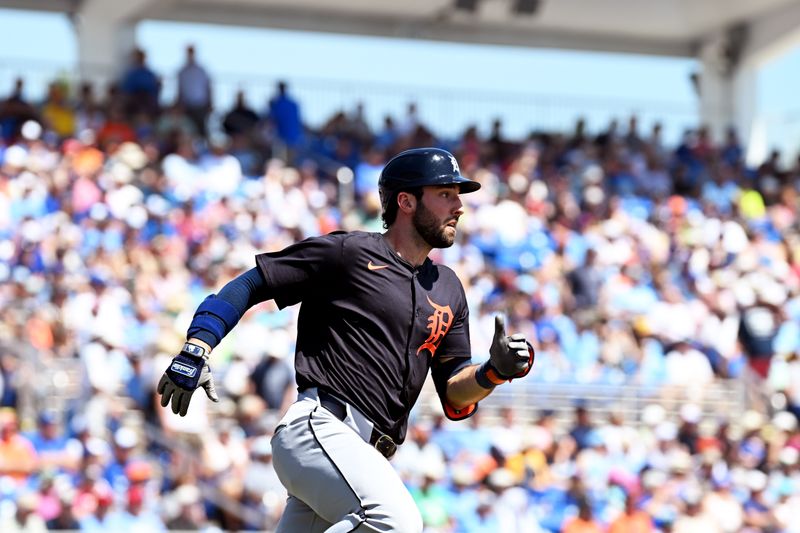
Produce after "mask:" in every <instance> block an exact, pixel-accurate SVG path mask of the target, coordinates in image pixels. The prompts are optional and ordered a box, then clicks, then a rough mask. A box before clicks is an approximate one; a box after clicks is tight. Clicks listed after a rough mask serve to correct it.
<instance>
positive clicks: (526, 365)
mask: <svg viewBox="0 0 800 533" xmlns="http://www.w3.org/2000/svg"><path fill="white" fill-rule="evenodd" d="M533 357H534V351H533V346H531V344H530V343H529V342H528V341H526V340H525V335H523V334H522V333H515V334H513V335H506V327H505V325H504V324H503V319H502V318H501V317H500V315H497V316H495V318H494V339H492V346H491V348H489V362H490V363H491V365H492V366H493V367H494V369H495V370H496V371H497V373H498V374H499V376H500V377H502V378H503V379H511V378H518V377H522V376H525V375H527V374H528V372H530V370H531V367H532V366H533Z"/></svg>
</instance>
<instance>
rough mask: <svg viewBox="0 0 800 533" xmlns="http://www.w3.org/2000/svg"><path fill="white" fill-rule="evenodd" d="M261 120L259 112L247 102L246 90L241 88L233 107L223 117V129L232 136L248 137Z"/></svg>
mask: <svg viewBox="0 0 800 533" xmlns="http://www.w3.org/2000/svg"><path fill="white" fill-rule="evenodd" d="M259 121H260V119H259V117H258V113H256V112H255V111H253V109H252V108H251V107H250V106H249V105H248V104H247V101H246V97H245V94H244V91H242V90H239V91H237V92H236V102H235V103H234V105H233V108H231V110H230V111H228V112H227V113H226V114H225V116H224V117H223V119H222V129H223V130H224V131H225V133H226V134H228V135H230V136H231V137H234V138H235V137H239V136H245V137H246V136H248V135H250V134H252V133H253V131H254V129H255V127H256V125H257V124H258V123H259Z"/></svg>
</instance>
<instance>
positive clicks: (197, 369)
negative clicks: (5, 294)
mask: <svg viewBox="0 0 800 533" xmlns="http://www.w3.org/2000/svg"><path fill="white" fill-rule="evenodd" d="M207 360H208V358H207V357H206V356H198V355H194V354H192V353H190V352H188V351H186V345H184V349H183V350H181V353H179V354H178V355H176V356H175V358H174V359H173V360H172V362H171V363H170V365H169V367H168V368H167V370H166V371H164V375H163V376H161V381H159V382H158V388H157V389H156V390H157V392H158V394H160V395H161V407H166V406H167V404H168V403H170V400H172V412H173V413H175V414H176V415H181V416H186V411H188V409H189V402H190V401H191V400H192V394H194V391H195V390H197V389H198V388H200V387H203V390H205V392H206V396H208V398H209V399H210V400H211V401H212V402H218V401H219V397H218V396H217V389H216V387H215V386H214V377H213V376H212V375H211V368H209V366H208V362H207Z"/></svg>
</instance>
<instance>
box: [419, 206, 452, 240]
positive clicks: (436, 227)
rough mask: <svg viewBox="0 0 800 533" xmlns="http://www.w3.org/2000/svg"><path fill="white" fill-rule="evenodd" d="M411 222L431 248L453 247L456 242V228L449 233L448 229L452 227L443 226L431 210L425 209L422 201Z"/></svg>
mask: <svg viewBox="0 0 800 533" xmlns="http://www.w3.org/2000/svg"><path fill="white" fill-rule="evenodd" d="M411 220H412V222H413V223H414V229H416V230H417V233H419V236H420V237H422V240H423V241H425V242H426V243H427V244H428V246H430V247H431V248H449V247H450V246H453V242H455V240H456V232H455V228H453V231H452V232H450V231H448V230H447V228H449V227H450V226H447V225H446V224H443V223H442V221H441V220H439V219H438V218H437V217H436V215H434V214H433V212H432V211H431V210H430V209H428V208H427V207H425V204H423V203H422V201H421V200H420V201H419V202H417V209H416V211H414V216H413V218H412V219H411Z"/></svg>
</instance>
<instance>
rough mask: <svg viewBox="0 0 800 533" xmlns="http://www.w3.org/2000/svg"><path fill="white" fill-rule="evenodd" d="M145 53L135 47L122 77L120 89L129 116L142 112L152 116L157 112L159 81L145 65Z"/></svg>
mask: <svg viewBox="0 0 800 533" xmlns="http://www.w3.org/2000/svg"><path fill="white" fill-rule="evenodd" d="M146 62H147V55H146V54H145V52H144V50H141V49H139V48H137V49H136V50H134V51H133V54H132V61H131V66H130V68H128V70H127V71H126V72H125V74H124V75H123V77H122V82H121V87H120V88H121V89H122V94H123V95H124V97H125V101H126V111H127V113H128V116H129V117H134V116H136V115H138V114H140V113H144V114H145V115H147V116H149V117H153V116H155V115H156V114H157V112H158V94H159V92H160V91H161V81H160V80H159V79H158V76H156V73H155V72H153V71H152V70H151V69H150V67H148V66H147V64H146Z"/></svg>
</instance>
